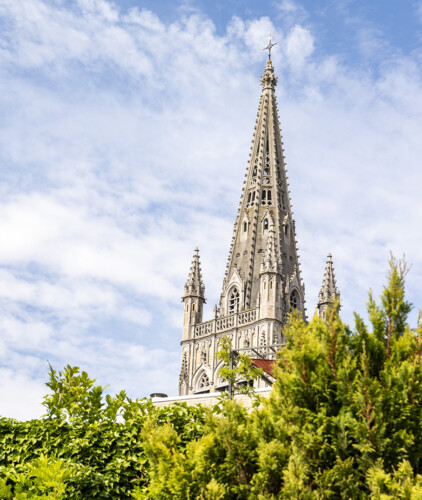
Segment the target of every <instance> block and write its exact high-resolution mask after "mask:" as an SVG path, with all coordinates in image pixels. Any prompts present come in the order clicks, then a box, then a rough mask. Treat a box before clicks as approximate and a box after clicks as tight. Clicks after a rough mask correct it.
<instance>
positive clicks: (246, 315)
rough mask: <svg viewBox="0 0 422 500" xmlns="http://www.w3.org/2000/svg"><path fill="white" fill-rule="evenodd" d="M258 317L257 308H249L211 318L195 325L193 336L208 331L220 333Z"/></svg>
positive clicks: (208, 332)
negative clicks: (222, 316) (221, 316)
mask: <svg viewBox="0 0 422 500" xmlns="http://www.w3.org/2000/svg"><path fill="white" fill-rule="evenodd" d="M257 319H258V309H250V310H249V311H243V312H240V313H235V314H231V315H230V316H225V317H224V318H218V319H212V320H210V321H205V322H204V323H199V325H196V326H195V337H202V336H204V335H208V334H210V333H220V332H224V331H226V330H230V329H231V328H233V327H237V326H243V325H247V324H248V323H252V322H253V321H256V320H257Z"/></svg>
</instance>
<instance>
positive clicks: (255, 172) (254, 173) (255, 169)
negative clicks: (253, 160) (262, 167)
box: [252, 165, 258, 177]
mask: <svg viewBox="0 0 422 500" xmlns="http://www.w3.org/2000/svg"><path fill="white" fill-rule="evenodd" d="M257 173H258V170H257V168H256V165H255V166H254V168H253V172H252V177H256V174H257Z"/></svg>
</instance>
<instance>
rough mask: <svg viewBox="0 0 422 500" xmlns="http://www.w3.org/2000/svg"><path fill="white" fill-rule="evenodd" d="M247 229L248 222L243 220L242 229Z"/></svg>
mask: <svg viewBox="0 0 422 500" xmlns="http://www.w3.org/2000/svg"><path fill="white" fill-rule="evenodd" d="M247 230H248V223H247V222H244V223H243V231H244V232H245V233H246V231H247Z"/></svg>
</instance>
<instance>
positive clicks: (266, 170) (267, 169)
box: [264, 163, 270, 175]
mask: <svg viewBox="0 0 422 500" xmlns="http://www.w3.org/2000/svg"><path fill="white" fill-rule="evenodd" d="M264 175H270V166H269V165H268V163H267V164H266V165H265V167H264Z"/></svg>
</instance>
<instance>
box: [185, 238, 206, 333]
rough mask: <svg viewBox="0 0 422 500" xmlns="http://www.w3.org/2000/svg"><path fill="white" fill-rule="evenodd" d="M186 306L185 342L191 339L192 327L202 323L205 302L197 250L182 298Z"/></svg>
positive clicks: (196, 249)
mask: <svg viewBox="0 0 422 500" xmlns="http://www.w3.org/2000/svg"><path fill="white" fill-rule="evenodd" d="M182 302H184V304H185V313H184V320H183V340H188V339H190V338H191V327H192V326H194V325H196V324H197V323H201V322H202V313H203V306H204V304H205V302H206V300H205V285H204V283H203V282H202V274H201V263H200V260H199V249H198V248H195V252H194V254H193V258H192V264H191V266H190V271H189V277H188V280H187V281H186V284H185V293H184V295H183V297H182Z"/></svg>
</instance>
